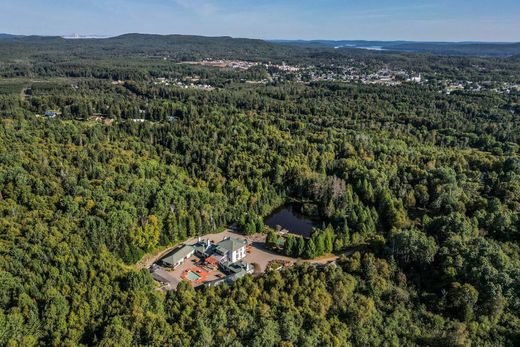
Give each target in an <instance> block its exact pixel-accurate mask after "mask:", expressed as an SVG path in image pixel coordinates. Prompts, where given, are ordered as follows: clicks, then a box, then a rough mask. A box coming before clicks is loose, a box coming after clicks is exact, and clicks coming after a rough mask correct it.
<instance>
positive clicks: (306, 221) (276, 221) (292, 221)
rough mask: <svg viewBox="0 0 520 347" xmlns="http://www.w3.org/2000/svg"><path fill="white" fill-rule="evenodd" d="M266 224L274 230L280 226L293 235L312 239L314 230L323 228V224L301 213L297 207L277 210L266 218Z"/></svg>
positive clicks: (289, 206)
mask: <svg viewBox="0 0 520 347" xmlns="http://www.w3.org/2000/svg"><path fill="white" fill-rule="evenodd" d="M265 224H266V225H268V226H270V227H271V228H273V229H276V226H277V225H279V226H281V227H282V229H286V230H288V231H289V232H290V233H291V234H295V235H301V236H304V237H310V236H311V232H312V228H319V227H321V223H320V222H319V221H316V220H314V219H311V218H310V217H308V216H305V215H303V214H301V213H299V212H298V211H297V209H296V207H295V206H293V205H286V206H282V207H280V208H278V209H276V210H275V211H274V212H273V213H271V215H270V216H269V217H267V218H266V220H265Z"/></svg>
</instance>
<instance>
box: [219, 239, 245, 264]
mask: <svg viewBox="0 0 520 347" xmlns="http://www.w3.org/2000/svg"><path fill="white" fill-rule="evenodd" d="M246 245H247V241H246V240H241V239H237V238H234V237H230V238H225V239H224V240H222V241H220V242H219V243H218V244H217V249H216V251H217V253H219V254H222V255H225V256H226V257H227V260H228V261H229V262H230V263H235V262H237V261H239V260H241V259H243V258H245V256H246Z"/></svg>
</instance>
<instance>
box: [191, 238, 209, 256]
mask: <svg viewBox="0 0 520 347" xmlns="http://www.w3.org/2000/svg"><path fill="white" fill-rule="evenodd" d="M211 246H212V244H211V242H210V240H203V239H201V238H200V237H199V239H198V241H197V243H196V244H194V245H193V248H194V249H195V254H196V255H197V256H198V257H200V258H207V257H209V256H210V255H211Z"/></svg>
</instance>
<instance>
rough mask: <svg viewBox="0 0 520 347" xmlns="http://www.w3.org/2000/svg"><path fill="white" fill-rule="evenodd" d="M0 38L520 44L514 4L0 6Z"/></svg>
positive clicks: (474, 0) (29, 0)
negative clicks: (135, 35)
mask: <svg viewBox="0 0 520 347" xmlns="http://www.w3.org/2000/svg"><path fill="white" fill-rule="evenodd" d="M0 32H4V33H14V34H39V35H66V34H72V33H80V34H97V35H118V34H122V33H129V32H140V33H158V34H198V35H208V36H220V35H229V36H233V37H251V38H264V39H368V40H397V39H403V40H424V41H440V40H442V41H466V40H475V41H477V40H478V41H520V1H519V0H438V1H425V0H415V1H412V0H393V1H388V0H386V1H383V0H364V1H363V0H343V1H341V0H278V1H275V0H52V1H51V0H23V1H21V0H1V1H0Z"/></svg>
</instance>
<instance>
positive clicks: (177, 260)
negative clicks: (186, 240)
mask: <svg viewBox="0 0 520 347" xmlns="http://www.w3.org/2000/svg"><path fill="white" fill-rule="evenodd" d="M194 253H195V248H194V247H193V246H188V245H184V246H182V247H180V248H177V249H176V250H175V251H173V252H172V253H170V254H168V255H167V256H166V257H164V258H163V259H161V263H162V264H163V265H164V266H168V267H171V268H174V269H175V268H176V267H177V266H179V265H181V264H182V263H184V261H185V260H187V259H188V258H190V257H191V256H192V255H193V254H194Z"/></svg>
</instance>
